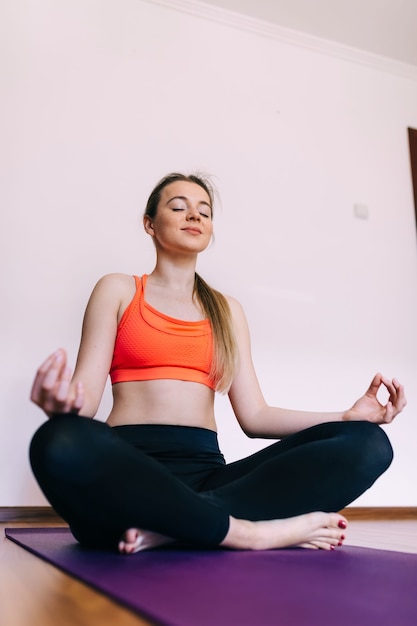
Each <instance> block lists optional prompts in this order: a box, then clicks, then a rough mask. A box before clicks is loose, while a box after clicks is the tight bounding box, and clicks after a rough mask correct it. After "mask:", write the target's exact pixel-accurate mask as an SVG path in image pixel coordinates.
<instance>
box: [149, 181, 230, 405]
mask: <svg viewBox="0 0 417 626" xmlns="http://www.w3.org/2000/svg"><path fill="white" fill-rule="evenodd" d="M177 181H185V182H191V183H194V184H196V185H199V186H200V187H202V189H204V191H205V192H206V193H207V195H208V196H209V198H210V204H211V207H212V211H213V203H214V189H213V185H212V183H211V182H210V181H209V180H208V178H207V177H205V176H202V175H200V174H198V175H197V174H190V175H188V176H187V175H185V174H180V173H177V172H174V173H172V174H168V175H167V176H164V178H162V179H161V180H160V181H159V182H158V183H157V185H156V186H155V188H154V189H153V191H152V193H151V195H150V196H149V198H148V202H147V203H146V209H145V215H147V216H148V217H150V218H151V219H153V218H154V217H155V216H156V213H157V209H158V204H159V201H160V198H161V193H162V190H163V189H164V188H165V187H166V186H167V185H170V184H171V183H175V182H177ZM193 296H195V297H196V298H197V300H198V302H199V304H200V306H201V308H202V309H203V312H204V313H205V315H206V316H207V318H208V319H209V321H210V324H211V328H212V332H213V347H214V350H213V360H212V364H211V370H210V378H211V379H212V380H213V381H214V384H215V389H216V391H218V392H220V393H226V392H227V391H228V390H229V388H230V385H231V384H232V382H233V378H234V375H235V372H236V367H237V355H238V348H237V342H236V337H235V333H234V330H233V323H232V314H231V311H230V306H229V303H228V302H227V300H226V298H225V297H224V295H223V294H222V293H220V292H219V291H216V289H213V288H212V287H210V286H209V285H208V284H207V283H206V282H205V281H204V280H203V279H202V278H201V276H199V274H197V273H196V274H195V278H194V290H193Z"/></svg>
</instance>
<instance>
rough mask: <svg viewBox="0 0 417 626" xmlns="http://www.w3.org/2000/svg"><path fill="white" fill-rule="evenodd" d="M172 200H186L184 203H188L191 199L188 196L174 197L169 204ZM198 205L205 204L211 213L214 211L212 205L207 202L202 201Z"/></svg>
mask: <svg viewBox="0 0 417 626" xmlns="http://www.w3.org/2000/svg"><path fill="white" fill-rule="evenodd" d="M172 200H184V202H187V201H188V200H189V198H187V196H172V198H170V199H169V200H168V202H167V204H169V203H170V202H171V201H172ZM198 204H204V205H205V206H208V207H209V209H210V211H211V210H212V208H211V204H210V203H209V202H206V201H205V200H200V201H199V203H198Z"/></svg>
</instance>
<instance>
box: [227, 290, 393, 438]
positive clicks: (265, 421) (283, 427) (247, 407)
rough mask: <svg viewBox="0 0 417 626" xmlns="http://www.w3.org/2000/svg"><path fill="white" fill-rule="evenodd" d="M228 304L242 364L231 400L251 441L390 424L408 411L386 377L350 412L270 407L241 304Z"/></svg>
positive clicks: (376, 378) (378, 377)
mask: <svg viewBox="0 0 417 626" xmlns="http://www.w3.org/2000/svg"><path fill="white" fill-rule="evenodd" d="M228 302H229V305H230V308H231V311H232V319H233V322H234V330H235V333H236V339H237V344H238V346H239V363H238V368H237V372H236V375H235V378H234V380H233V384H232V386H231V388H230V391H229V398H230V402H231V404H232V407H233V411H234V413H235V415H236V418H237V420H238V422H239V424H240V426H241V428H242V430H243V431H244V432H245V433H246V435H248V437H262V438H271V439H281V438H283V437H286V436H287V435H290V434H293V433H295V432H298V431H300V430H303V429H305V428H308V427H310V426H314V425H316V424H321V423H323V422H335V421H343V420H355V421H358V420H366V421H370V422H375V423H376V424H388V423H390V422H392V420H393V419H394V417H395V416H396V415H397V414H398V413H400V411H402V409H403V408H404V407H405V405H406V398H405V394H404V388H403V386H402V385H400V383H399V382H398V381H397V380H396V379H395V378H394V379H393V380H392V381H391V380H389V379H388V378H385V377H384V376H382V374H376V375H375V376H374V378H373V380H372V382H371V384H370V386H369V388H368V390H367V391H366V393H365V394H364V395H363V396H362V397H361V398H359V400H357V402H355V404H354V405H353V406H352V408H350V409H348V410H346V411H338V412H330V413H329V412H327V413H316V412H311V411H294V410H291V409H284V408H280V407H272V406H269V405H268V404H267V403H266V401H265V398H264V396H263V393H262V391H261V388H260V385H259V382H258V379H257V376H256V372H255V368H254V365H253V361H252V354H251V345H250V335H249V329H248V325H247V322H246V317H245V314H244V312H243V309H242V307H241V305H240V304H239V302H237V300H235V299H233V298H228ZM380 387H385V388H386V389H387V391H388V394H389V398H388V400H387V403H386V404H381V403H380V402H379V400H378V398H377V393H378V390H379V389H380Z"/></svg>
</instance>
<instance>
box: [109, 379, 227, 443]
mask: <svg viewBox="0 0 417 626" xmlns="http://www.w3.org/2000/svg"><path fill="white" fill-rule="evenodd" d="M113 401H114V403H113V409H112V411H111V413H110V415H109V417H108V419H107V423H108V424H109V425H110V426H123V425H128V424H167V425H176V426H197V427H200V428H208V429H210V430H214V431H216V430H217V427H216V422H215V419H214V392H213V391H212V389H210V388H209V387H207V386H206V385H202V384H200V383H194V382H188V381H182V380H166V379H163V380H149V381H135V382H123V383H116V384H114V385H113Z"/></svg>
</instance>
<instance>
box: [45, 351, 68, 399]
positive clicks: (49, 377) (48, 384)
mask: <svg viewBox="0 0 417 626" xmlns="http://www.w3.org/2000/svg"><path fill="white" fill-rule="evenodd" d="M65 368H66V358H65V356H64V355H63V354H62V352H58V353H57V354H56V355H55V358H54V359H53V361H52V363H51V365H50V366H49V368H48V370H47V371H46V372H45V375H44V378H43V383H42V390H44V391H50V390H52V389H53V388H54V387H55V386H56V384H57V383H59V382H60V379H61V377H62V376H63V373H64V372H65Z"/></svg>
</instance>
